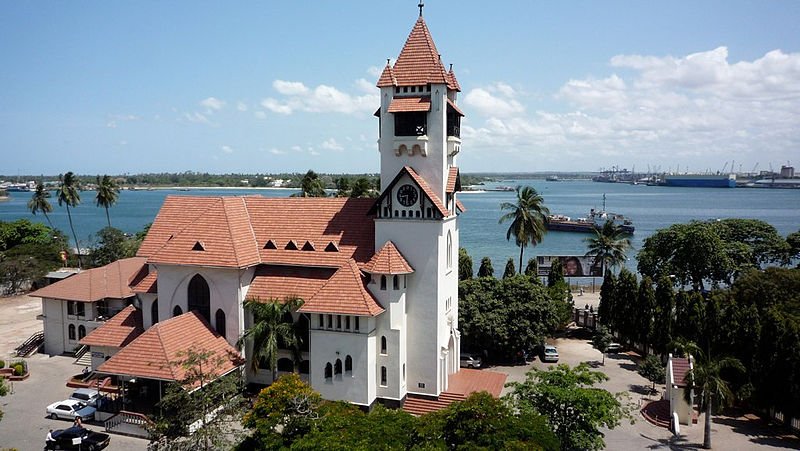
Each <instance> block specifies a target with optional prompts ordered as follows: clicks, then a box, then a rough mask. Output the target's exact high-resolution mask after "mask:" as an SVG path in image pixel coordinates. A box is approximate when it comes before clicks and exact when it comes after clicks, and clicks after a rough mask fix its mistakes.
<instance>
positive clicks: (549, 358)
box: [541, 345, 558, 362]
mask: <svg viewBox="0 0 800 451" xmlns="http://www.w3.org/2000/svg"><path fill="white" fill-rule="evenodd" d="M541 358H542V362H558V349H556V347H555V346H553V345H547V346H545V347H544V350H543V351H542V356H541Z"/></svg>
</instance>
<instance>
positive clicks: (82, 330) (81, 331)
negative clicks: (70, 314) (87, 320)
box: [78, 325, 86, 340]
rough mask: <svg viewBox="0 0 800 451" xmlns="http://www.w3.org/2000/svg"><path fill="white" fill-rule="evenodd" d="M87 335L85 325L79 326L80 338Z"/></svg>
mask: <svg viewBox="0 0 800 451" xmlns="http://www.w3.org/2000/svg"><path fill="white" fill-rule="evenodd" d="M85 336H86V327H84V326H83V325H81V326H78V340H80V339H82V338H83V337H85Z"/></svg>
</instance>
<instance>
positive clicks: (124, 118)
mask: <svg viewBox="0 0 800 451" xmlns="http://www.w3.org/2000/svg"><path fill="white" fill-rule="evenodd" d="M139 119H141V118H140V117H139V116H137V115H135V114H110V115H109V116H108V122H106V127H108V128H117V125H118V124H119V123H120V122H131V121H138V120H139Z"/></svg>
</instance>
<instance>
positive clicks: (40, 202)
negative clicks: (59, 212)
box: [28, 181, 53, 228]
mask: <svg viewBox="0 0 800 451" xmlns="http://www.w3.org/2000/svg"><path fill="white" fill-rule="evenodd" d="M49 197H50V192H49V191H47V190H46V189H45V188H44V184H42V182H41V181H40V182H38V183H37V184H36V191H34V192H33V195H32V196H31V200H29V201H28V210H30V211H31V213H32V214H34V215H36V213H38V212H40V211H41V212H42V214H43V215H44V218H45V219H46V220H47V224H48V225H49V226H50V227H51V228H52V227H53V223H52V222H51V221H50V216H47V214H48V213H50V212H52V211H53V206H52V205H50V201H48V200H47V199H48V198H49Z"/></svg>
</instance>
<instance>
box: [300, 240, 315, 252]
mask: <svg viewBox="0 0 800 451" xmlns="http://www.w3.org/2000/svg"><path fill="white" fill-rule="evenodd" d="M303 250H304V251H313V250H316V249H314V243H312V242H311V241H306V244H304V245H303Z"/></svg>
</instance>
